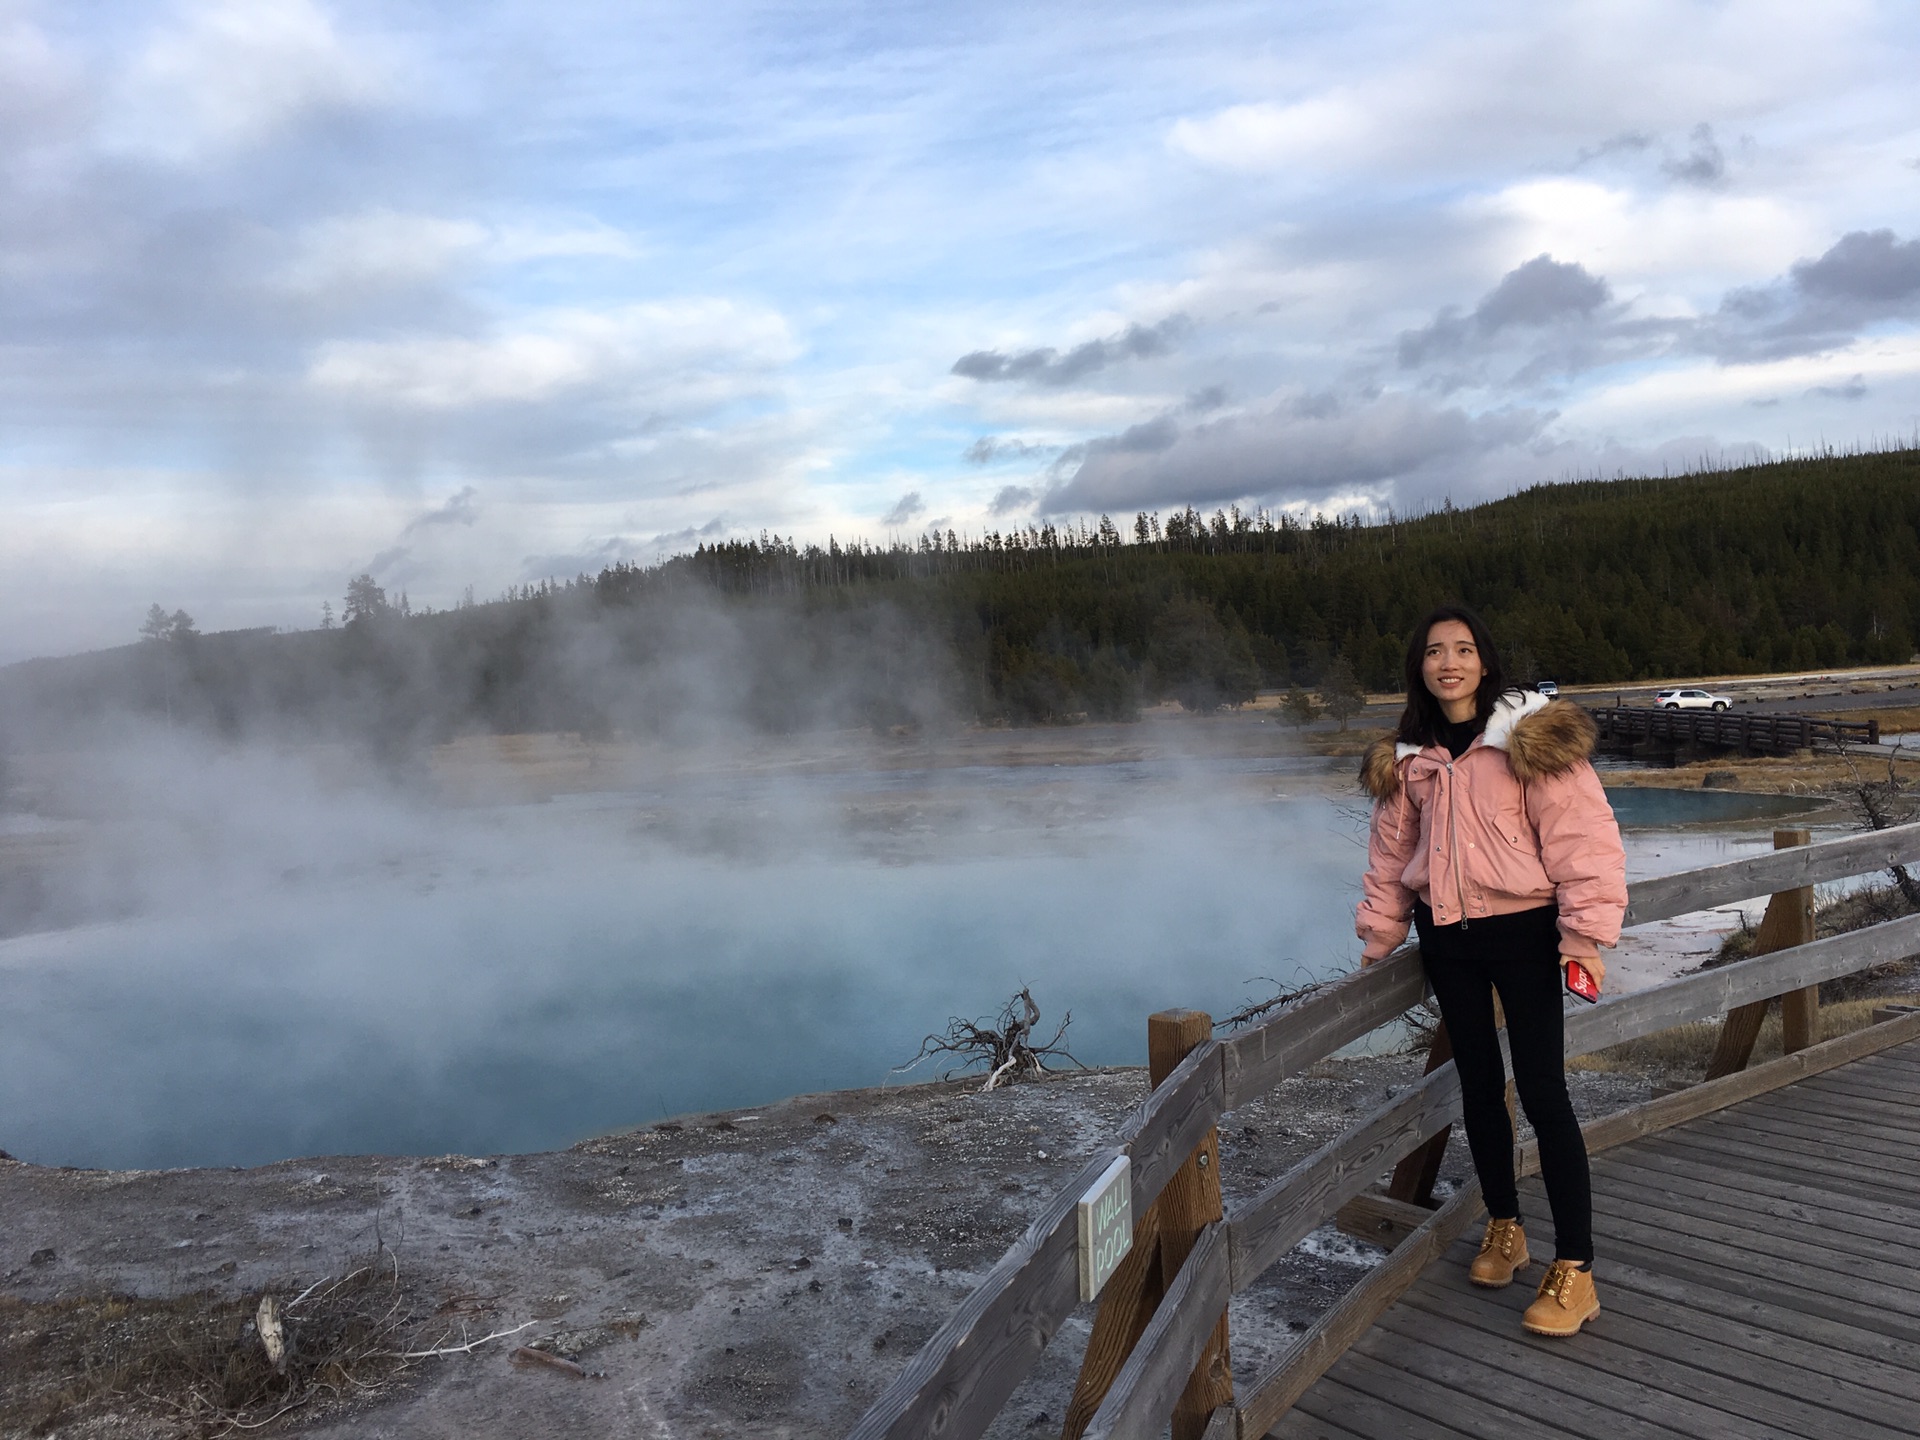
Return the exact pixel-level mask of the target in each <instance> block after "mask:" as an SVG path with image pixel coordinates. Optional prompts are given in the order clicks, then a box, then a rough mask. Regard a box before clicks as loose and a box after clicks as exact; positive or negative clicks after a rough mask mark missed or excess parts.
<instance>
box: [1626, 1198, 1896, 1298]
mask: <svg viewBox="0 0 1920 1440" xmlns="http://www.w3.org/2000/svg"><path fill="white" fill-rule="evenodd" d="M1594 1194H1595V1195H1608V1196H1612V1197H1614V1198H1616V1199H1625V1200H1628V1201H1631V1202H1632V1203H1630V1204H1627V1205H1623V1206H1617V1207H1615V1208H1616V1209H1617V1210H1620V1211H1622V1212H1624V1213H1628V1214H1631V1215H1632V1216H1633V1217H1634V1218H1635V1219H1636V1220H1638V1221H1641V1222H1642V1223H1645V1224H1649V1225H1653V1224H1657V1225H1660V1226H1662V1227H1664V1228H1665V1229H1667V1230H1668V1231H1670V1232H1672V1233H1673V1234H1675V1235H1690V1236H1692V1237H1693V1238H1694V1239H1696V1240H1703V1241H1707V1242H1709V1243H1712V1244H1716V1245H1719V1246H1720V1247H1721V1248H1722V1249H1724V1250H1726V1251H1727V1252H1728V1253H1729V1254H1741V1255H1753V1256H1757V1257H1759V1260H1756V1261H1750V1262H1749V1263H1760V1261H1773V1260H1791V1261H1794V1262H1795V1263H1796V1264H1802V1265H1806V1266H1809V1267H1811V1268H1813V1269H1815V1270H1818V1269H1821V1268H1823V1267H1824V1268H1827V1269H1833V1268H1836V1267H1838V1268H1840V1269H1843V1270H1847V1271H1855V1270H1858V1269H1860V1268H1862V1267H1861V1265H1860V1259H1861V1257H1862V1255H1863V1254H1865V1255H1868V1256H1872V1255H1874V1254H1877V1255H1878V1256H1879V1258H1880V1259H1881V1260H1882V1261H1883V1262H1884V1263H1883V1264H1879V1265H1875V1266H1873V1267H1872V1270H1873V1274H1874V1275H1875V1277H1876V1278H1877V1280H1878V1282H1879V1283H1881V1284H1883V1285H1885V1286H1886V1287H1887V1288H1888V1289H1890V1290H1901V1291H1905V1292H1907V1293H1908V1294H1909V1295H1912V1296H1914V1297H1915V1298H1916V1300H1920V1246H1916V1245H1915V1244H1913V1243H1912V1242H1909V1243H1907V1244H1904V1245H1899V1246H1888V1245H1875V1244H1873V1243H1871V1242H1867V1241H1856V1242H1854V1243H1852V1244H1847V1243H1844V1237H1841V1236H1838V1235H1835V1234H1833V1233H1832V1232H1829V1231H1827V1230H1825V1229H1822V1228H1820V1227H1817V1226H1809V1225H1806V1224H1803V1223H1800V1222H1784V1221H1779V1220H1774V1219H1771V1218H1769V1217H1766V1216H1760V1215H1754V1214H1752V1213H1751V1212H1746V1213H1742V1214H1739V1215H1738V1216H1734V1217H1716V1216H1714V1215H1712V1214H1703V1213H1701V1212H1699V1211H1698V1210H1694V1209H1690V1208H1688V1207H1686V1205H1685V1204H1684V1202H1683V1199H1682V1197H1679V1196H1675V1195H1672V1194H1665V1193H1662V1192H1661V1191H1659V1190H1650V1189H1642V1188H1640V1187H1638V1186H1634V1185H1627V1184H1623V1183H1621V1182H1620V1181H1618V1180H1612V1179H1608V1180H1597V1181H1596V1183H1595V1185H1594Z"/></svg>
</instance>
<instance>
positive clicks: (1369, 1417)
mask: <svg viewBox="0 0 1920 1440" xmlns="http://www.w3.org/2000/svg"><path fill="white" fill-rule="evenodd" d="M1296 1408H1298V1409H1301V1410H1305V1411H1306V1412H1307V1413H1308V1414H1309V1415H1311V1416H1313V1417H1314V1418H1315V1419H1320V1420H1326V1421H1329V1422H1331V1423H1333V1424H1336V1425H1339V1426H1342V1427H1344V1428H1345V1429H1348V1430H1350V1431H1352V1432H1353V1433H1354V1434H1356V1435H1365V1436H1368V1437H1369V1440H1384V1437H1386V1436H1389V1435H1391V1436H1405V1437H1407V1440H1459V1437H1463V1436H1464V1437H1466V1440H1476V1437H1478V1436H1480V1435H1483V1434H1488V1433H1495V1434H1497V1433H1498V1432H1497V1431H1496V1432H1486V1431H1476V1430H1473V1429H1464V1430H1457V1429H1455V1428H1454V1427H1453V1426H1451V1425H1443V1424H1441V1423H1440V1422H1439V1421H1437V1420H1434V1419H1431V1418H1429V1417H1428V1416H1426V1415H1423V1414H1419V1413H1417V1412H1415V1411H1411V1410H1404V1409H1402V1408H1401V1407H1400V1406H1398V1405H1396V1404H1394V1403H1392V1402H1391V1401H1388V1400H1382V1399H1381V1398H1380V1397H1379V1396H1377V1395H1375V1394H1373V1393H1372V1392H1371V1391H1368V1390H1364V1389H1359V1388H1356V1387H1355V1386H1352V1385H1347V1384H1343V1383H1342V1382H1341V1381H1340V1380H1338V1379H1336V1378H1335V1377H1333V1376H1332V1375H1324V1376H1322V1377H1321V1378H1320V1380H1319V1382H1318V1383H1317V1384H1316V1385H1315V1386H1314V1387H1313V1389H1311V1390H1309V1391H1308V1392H1307V1393H1306V1394H1305V1395H1303V1396H1301V1397H1300V1401H1299V1404H1298V1405H1297V1407H1296ZM1463 1419H1464V1417H1463Z"/></svg>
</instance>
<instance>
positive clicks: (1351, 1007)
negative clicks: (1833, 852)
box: [1224, 832, 1885, 1110]
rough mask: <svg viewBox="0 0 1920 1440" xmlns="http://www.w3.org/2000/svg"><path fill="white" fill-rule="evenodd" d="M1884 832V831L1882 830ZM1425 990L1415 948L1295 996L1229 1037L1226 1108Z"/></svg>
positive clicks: (1397, 1011)
mask: <svg viewBox="0 0 1920 1440" xmlns="http://www.w3.org/2000/svg"><path fill="white" fill-rule="evenodd" d="M1882 833H1885V832H1882ZM1426 993H1427V979H1426V973H1425V972H1424V971H1423V970H1422V969H1421V968H1420V952H1419V951H1418V950H1417V949H1411V948H1409V949H1405V950H1399V951H1396V952H1395V953H1394V954H1392V955H1389V956H1388V957H1387V958H1386V959H1385V960H1382V961H1380V962H1379V963H1378V964H1376V965H1369V966H1367V967H1366V968H1364V969H1361V970H1355V971H1353V972H1352V973H1350V974H1347V975H1343V976H1341V977H1340V978H1339V979H1338V980H1335V981H1333V982H1332V983H1331V984H1329V985H1326V986H1323V987H1322V988H1321V989H1319V990H1316V991H1314V992H1313V993H1312V994H1311V995H1308V996H1306V997H1304V998H1303V999H1300V1000H1297V1001H1295V1002H1294V1003H1293V1004H1291V1005H1289V1006H1288V1007H1287V1008H1286V1009H1284V1010H1282V1011H1281V1012H1280V1013H1279V1014H1277V1015H1275V1016H1274V1017H1273V1018H1272V1019H1270V1020H1268V1021H1266V1022H1265V1023H1263V1024H1260V1025H1255V1026H1252V1027H1250V1028H1249V1029H1246V1030H1243V1031H1241V1032H1240V1033H1239V1034H1237V1035H1234V1036H1231V1037H1230V1038H1229V1039H1228V1040H1227V1041H1226V1046H1227V1053H1226V1057H1225V1062H1224V1068H1225V1071H1226V1108H1227V1109H1229V1110H1232V1109H1235V1108H1237V1107H1239V1106H1241V1105H1243V1104H1245V1103H1246V1102H1247V1101H1249V1100H1252V1099H1254V1098H1256V1097H1258V1096H1261V1095H1264V1094H1266V1093H1267V1091H1269V1090H1271V1089H1272V1088H1273V1087H1274V1086H1275V1085H1278V1084H1279V1083H1280V1082H1281V1081H1282V1080H1284V1079H1286V1078H1287V1077H1288V1076H1289V1075H1294V1074H1297V1073H1298V1072H1300V1071H1302V1070H1304V1069H1306V1068H1307V1066H1309V1065H1311V1064H1313V1063H1314V1062H1315V1061H1316V1060H1324V1059H1325V1058H1326V1057H1327V1056H1329V1055H1331V1054H1332V1053H1333V1052H1334V1051H1336V1050H1338V1049H1339V1048H1340V1047H1341V1046H1342V1045H1345V1044H1347V1043H1348V1042H1349V1041H1351V1040H1358V1039H1359V1038H1360V1037H1361V1036H1362V1035H1368V1034H1371V1033H1372V1032H1373V1031H1375V1030H1377V1029H1379V1028H1380V1027H1381V1026H1382V1025H1385V1024H1386V1023H1387V1022H1388V1021H1390V1020H1394V1019H1397V1018H1398V1017H1399V1016H1400V1015H1402V1014H1403V1013H1405V1012H1406V1011H1407V1010H1409V1009H1411V1008H1412V1007H1413V1006H1415V1005H1418V1004H1419V1003H1420V1001H1421V1000H1422V999H1423V998H1425V996H1426Z"/></svg>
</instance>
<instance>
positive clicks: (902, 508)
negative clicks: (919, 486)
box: [880, 490, 927, 530]
mask: <svg viewBox="0 0 1920 1440" xmlns="http://www.w3.org/2000/svg"><path fill="white" fill-rule="evenodd" d="M926 513H927V502H926V501H924V500H922V499H921V498H920V492H919V491H918V490H909V491H908V492H907V493H906V494H904V495H902V496H901V497H900V498H899V500H898V501H896V502H895V503H894V507H893V508H892V509H891V510H889V511H887V513H886V514H884V515H882V516H881V517H880V523H881V524H882V525H884V526H886V527H887V528H888V529H889V530H897V529H898V528H900V527H901V526H902V525H907V524H911V523H912V521H913V517H914V516H916V515H924V514H926Z"/></svg>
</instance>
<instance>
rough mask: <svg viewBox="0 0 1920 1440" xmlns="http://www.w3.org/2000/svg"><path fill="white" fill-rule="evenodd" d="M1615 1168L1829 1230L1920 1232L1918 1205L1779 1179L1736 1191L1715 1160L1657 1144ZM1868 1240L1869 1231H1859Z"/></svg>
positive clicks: (1752, 1180)
mask: <svg viewBox="0 0 1920 1440" xmlns="http://www.w3.org/2000/svg"><path fill="white" fill-rule="evenodd" d="M1613 1158H1614V1157H1613V1156H1601V1157H1596V1159H1595V1162H1594V1163H1595V1164H1611V1163H1613ZM1619 1163H1620V1164H1621V1165H1623V1166H1631V1167H1632V1168H1633V1169H1634V1170H1636V1171H1641V1172H1644V1173H1647V1174H1659V1175H1660V1176H1662V1177H1663V1178H1670V1179H1674V1180H1686V1181H1689V1182H1697V1183H1699V1184H1701V1185H1704V1186H1707V1187H1709V1188H1710V1189H1712V1190H1714V1191H1716V1192H1718V1193H1725V1192H1726V1191H1727V1190H1729V1189H1733V1188H1738V1189H1739V1190H1740V1191H1741V1192H1742V1193H1744V1194H1747V1195H1752V1196H1755V1197H1758V1198H1761V1199H1766V1200H1769V1201H1773V1202H1777V1203H1780V1204H1791V1205H1794V1206H1796V1207H1797V1208H1800V1209H1802V1210H1806V1211H1808V1212H1809V1213H1814V1214H1820V1215H1825V1216H1828V1217H1830V1219H1831V1222H1832V1223H1834V1224H1840V1223H1845V1222H1848V1221H1858V1222H1860V1223H1862V1224H1874V1225H1885V1226H1888V1227H1890V1228H1892V1229H1896V1230H1897V1229H1903V1228H1910V1227H1913V1226H1920V1201H1916V1202H1914V1203H1910V1204H1907V1205H1889V1204H1886V1203H1883V1202H1881V1201H1878V1200H1869V1199H1865V1198H1862V1197H1861V1196H1858V1195H1854V1194H1851V1193H1844V1194H1843V1193H1841V1192H1839V1191H1835V1190H1831V1189H1826V1188H1823V1187H1822V1186H1819V1185H1808V1184H1805V1183H1801V1182H1797V1181H1794V1180H1791V1179H1787V1178H1785V1177H1783V1176H1779V1175H1743V1176H1741V1177H1740V1180H1739V1184H1738V1186H1737V1187H1735V1186H1729V1185H1728V1183H1727V1171H1726V1167H1725V1166H1723V1165H1721V1164H1720V1163H1719V1161H1718V1159H1717V1157H1711V1156H1702V1155H1699V1154H1695V1153H1693V1152H1690V1151H1686V1150H1678V1149H1674V1148H1672V1147H1668V1146H1662V1145H1661V1144H1660V1140H1659V1139H1658V1138H1656V1139H1652V1140H1648V1141H1647V1142H1646V1143H1644V1144H1641V1145H1635V1146H1634V1147H1633V1148H1632V1149H1631V1150H1626V1151H1623V1152H1620V1159H1619ZM1862 1233H1863V1234H1871V1233H1872V1232H1871V1231H1863V1232H1862Z"/></svg>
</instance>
